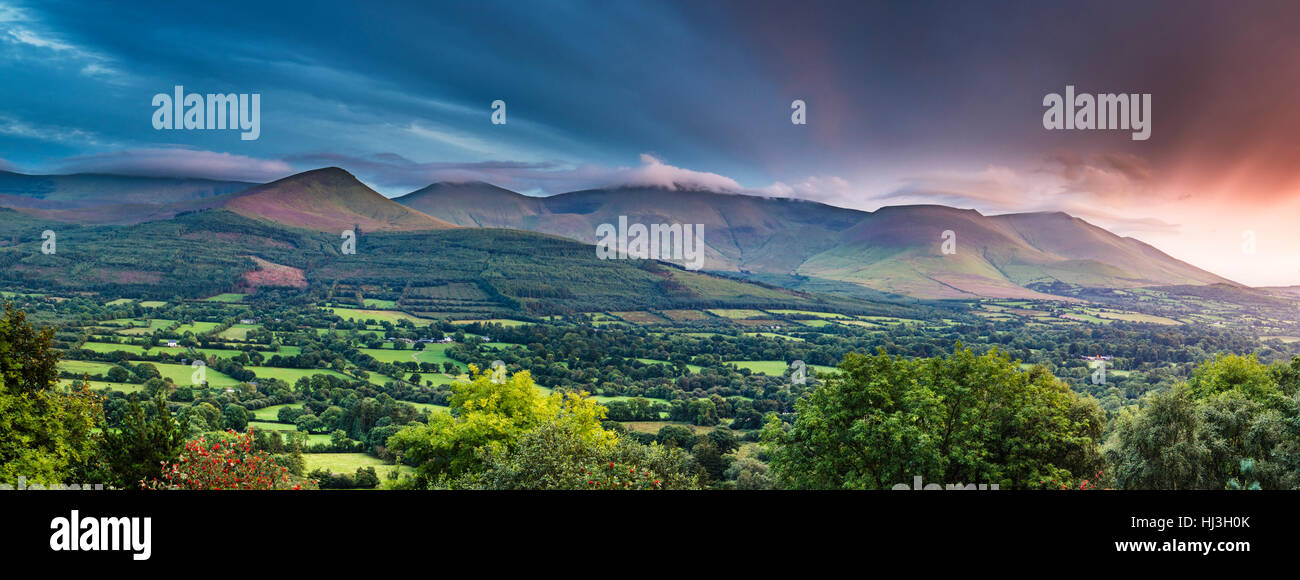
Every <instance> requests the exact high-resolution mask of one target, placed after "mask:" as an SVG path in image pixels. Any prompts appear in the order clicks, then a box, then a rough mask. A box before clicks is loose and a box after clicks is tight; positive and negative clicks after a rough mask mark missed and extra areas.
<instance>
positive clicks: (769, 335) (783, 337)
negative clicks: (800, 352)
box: [745, 332, 803, 342]
mask: <svg viewBox="0 0 1300 580" xmlns="http://www.w3.org/2000/svg"><path fill="white" fill-rule="evenodd" d="M745 336H762V337H765V338H779V339H781V340H793V341H796V342H803V339H802V338H798V337H794V336H786V335H784V334H777V333H775V332H746V333H745Z"/></svg>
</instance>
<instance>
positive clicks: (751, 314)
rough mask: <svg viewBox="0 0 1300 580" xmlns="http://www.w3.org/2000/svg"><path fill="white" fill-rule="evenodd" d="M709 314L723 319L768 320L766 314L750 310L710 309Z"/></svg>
mask: <svg viewBox="0 0 1300 580" xmlns="http://www.w3.org/2000/svg"><path fill="white" fill-rule="evenodd" d="M709 313H711V314H713V315H714V316H721V317H723V318H740V319H743V318H767V313H766V312H763V311H762V310H750V309H748V308H710V309H709Z"/></svg>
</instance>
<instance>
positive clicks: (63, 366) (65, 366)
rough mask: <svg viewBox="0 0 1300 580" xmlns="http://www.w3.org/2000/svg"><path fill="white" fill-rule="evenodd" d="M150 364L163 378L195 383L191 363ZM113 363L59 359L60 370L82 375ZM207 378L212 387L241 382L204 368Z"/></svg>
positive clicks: (108, 366)
mask: <svg viewBox="0 0 1300 580" xmlns="http://www.w3.org/2000/svg"><path fill="white" fill-rule="evenodd" d="M149 364H151V365H153V366H155V367H157V368H158V373H159V374H161V375H162V376H163V378H170V379H171V380H172V382H173V383H175V384H177V385H189V384H193V383H192V381H191V379H192V378H193V374H194V371H195V369H193V368H191V367H190V366H189V365H180V364H172V363H158V362H150V363H149ZM113 366H115V365H112V364H109V363H104V362H96V361H80V360H65V361H59V370H64V371H69V372H73V373H76V374H78V375H80V374H81V373H83V372H84V373H90V374H92V375H102V374H104V373H106V372H108V369H110V368H113ZM204 373H205V378H206V379H207V381H208V385H209V386H212V387H233V386H235V385H238V384H239V381H236V380H235V379H233V378H231V377H230V376H229V375H227V374H225V373H222V372H219V371H217V370H215V369H212V368H208V369H204Z"/></svg>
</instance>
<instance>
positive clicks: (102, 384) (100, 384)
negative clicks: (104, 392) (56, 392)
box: [59, 379, 144, 393]
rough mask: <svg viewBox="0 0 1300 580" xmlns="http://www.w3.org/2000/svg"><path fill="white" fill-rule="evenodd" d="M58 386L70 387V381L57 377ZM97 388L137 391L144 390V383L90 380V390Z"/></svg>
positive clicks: (125, 391)
mask: <svg viewBox="0 0 1300 580" xmlns="http://www.w3.org/2000/svg"><path fill="white" fill-rule="evenodd" d="M59 386H63V387H70V386H72V381H70V380H68V379H59ZM99 389H108V390H110V391H118V392H122V393H138V392H140V391H143V390H144V385H135V384H131V383H110V382H108V381H90V390H92V391H98V390H99Z"/></svg>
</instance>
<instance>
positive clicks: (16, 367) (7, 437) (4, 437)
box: [0, 303, 103, 483]
mask: <svg viewBox="0 0 1300 580" xmlns="http://www.w3.org/2000/svg"><path fill="white" fill-rule="evenodd" d="M53 336H54V331H53V330H51V329H49V328H45V329H42V330H40V331H37V330H36V329H34V328H33V327H32V326H31V325H29V324H27V317H26V314H25V313H23V312H22V311H21V310H17V309H15V308H14V307H13V305H12V304H10V303H6V304H5V311H4V317H3V318H0V376H3V379H4V384H3V387H0V482H8V483H16V482H17V479H18V477H19V476H20V475H21V476H24V477H26V478H27V479H28V480H29V481H32V482H37V483H63V482H64V481H66V480H67V479H68V476H69V475H71V473H72V470H73V469H74V467H75V466H77V465H81V464H84V463H85V462H87V461H89V460H90V458H91V456H92V454H93V453H94V438H93V437H92V436H91V433H92V431H93V429H95V428H96V427H98V426H100V424H101V423H102V421H103V407H102V406H101V404H100V400H99V397H98V396H96V395H94V394H92V393H91V392H90V391H89V390H88V389H86V388H85V386H84V384H83V385H81V386H79V387H77V388H74V389H73V390H72V391H71V392H69V393H62V392H59V391H57V390H55V385H57V384H58V378H59V375H58V367H57V365H58V359H59V353H58V351H56V350H55V349H54V347H53V346H52V345H51V340H52V339H53Z"/></svg>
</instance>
